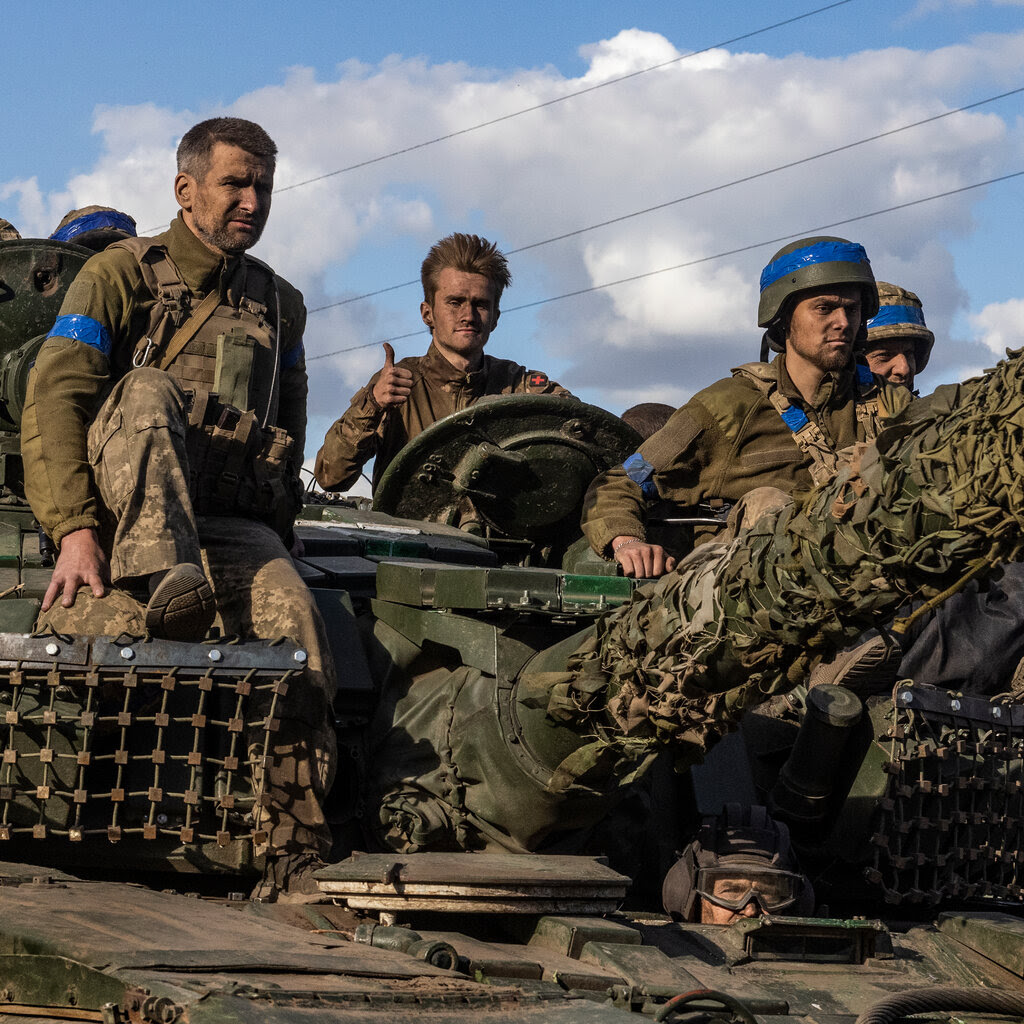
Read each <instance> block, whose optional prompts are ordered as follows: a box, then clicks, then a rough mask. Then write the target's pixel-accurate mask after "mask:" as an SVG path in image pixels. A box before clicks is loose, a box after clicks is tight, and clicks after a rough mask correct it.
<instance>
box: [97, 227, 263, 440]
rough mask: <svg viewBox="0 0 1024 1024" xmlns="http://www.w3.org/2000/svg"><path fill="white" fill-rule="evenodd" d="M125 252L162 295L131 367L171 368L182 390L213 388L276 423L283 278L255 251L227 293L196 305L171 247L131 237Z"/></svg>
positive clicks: (123, 245)
mask: <svg viewBox="0 0 1024 1024" xmlns="http://www.w3.org/2000/svg"><path fill="white" fill-rule="evenodd" d="M110 248H121V249H127V250H128V251H129V252H130V253H131V254H132V255H133V256H134V257H135V258H136V260H138V263H139V268H140V270H141V271H142V279H143V282H144V284H145V286H146V288H147V289H148V290H149V292H150V293H151V294H152V295H153V297H154V298H155V299H156V302H155V303H154V305H153V309H152V312H151V314H150V320H149V324H148V327H147V329H146V332H145V334H144V335H143V336H142V338H141V339H140V340H139V341H138V343H137V344H136V346H135V351H134V354H133V356H132V365H133V366H136V367H139V366H155V367H157V368H158V369H161V370H166V371H167V373H169V374H170V375H171V376H172V377H174V378H175V379H176V380H177V381H178V382H179V383H180V384H181V386H182V387H184V388H186V389H187V390H190V391H194V392H196V393H197V394H199V393H204V392H206V393H209V392H213V393H215V394H216V395H217V396H218V397H219V398H220V400H221V402H223V403H224V404H226V405H230V406H234V407H235V408H236V409H239V410H241V411H248V410H252V411H253V412H254V413H255V415H256V419H257V421H258V422H259V423H260V425H261V426H268V425H272V424H273V423H275V422H276V420H277V411H278V403H279V399H280V372H279V366H280V355H281V353H280V334H281V331H280V319H281V310H280V297H279V295H278V289H277V278H276V277H275V276H274V272H273V271H272V270H271V269H270V267H268V266H267V265H266V264H265V263H262V262H260V261H259V260H257V259H254V258H253V257H251V256H246V257H243V258H242V259H240V260H238V263H237V265H236V267H235V269H234V272H233V273H232V275H231V277H230V278H229V280H228V281H227V283H226V287H224V294H223V295H221V294H220V292H219V291H218V290H217V288H218V287H219V286H215V289H214V291H212V292H211V293H210V294H209V295H207V297H206V298H205V299H203V301H202V302H201V303H199V304H198V305H196V306H193V304H192V302H191V293H190V291H189V288H188V286H187V285H186V284H185V282H184V280H183V279H182V276H181V273H180V272H179V270H178V268H177V267H176V266H175V264H174V261H173V260H172V259H171V257H170V254H169V253H168V252H167V248H166V246H163V245H159V244H156V243H154V242H153V241H152V240H151V239H148V238H126V239H123V240H121V241H119V242H115V243H114V244H113V245H112V246H110Z"/></svg>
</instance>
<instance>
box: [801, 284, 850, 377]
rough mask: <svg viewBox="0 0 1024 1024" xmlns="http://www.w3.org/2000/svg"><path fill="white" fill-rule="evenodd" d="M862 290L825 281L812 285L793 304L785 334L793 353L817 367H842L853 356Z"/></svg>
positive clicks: (838, 368)
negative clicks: (825, 282) (815, 286)
mask: <svg viewBox="0 0 1024 1024" xmlns="http://www.w3.org/2000/svg"><path fill="white" fill-rule="evenodd" d="M860 322H861V290H860V288H859V287H858V286H857V285H852V284H843V285H826V286H824V287H822V288H815V289H811V290H809V291H808V292H806V293H805V294H804V297H803V298H802V299H800V301H799V302H797V304H796V305H795V306H794V307H793V315H792V317H791V318H790V321H789V332H788V333H787V335H786V351H787V357H788V354H789V353H792V354H793V355H794V356H796V357H797V358H798V359H801V360H803V361H804V362H806V363H809V364H811V365H812V366H815V367H817V369H819V370H821V371H823V372H825V371H828V370H841V369H842V368H843V367H844V366H846V365H847V364H848V363H849V362H850V360H851V358H852V357H853V342H854V339H855V338H856V337H857V331H858V330H860Z"/></svg>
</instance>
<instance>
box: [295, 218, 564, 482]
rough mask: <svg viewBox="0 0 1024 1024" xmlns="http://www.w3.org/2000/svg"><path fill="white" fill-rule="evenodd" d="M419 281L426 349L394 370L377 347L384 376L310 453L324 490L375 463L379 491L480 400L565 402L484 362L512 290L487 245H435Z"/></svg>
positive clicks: (536, 378)
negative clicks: (429, 431)
mask: <svg viewBox="0 0 1024 1024" xmlns="http://www.w3.org/2000/svg"><path fill="white" fill-rule="evenodd" d="M420 277H421V279H422V282H423V302H421V303H420V316H421V317H422V318H423V322H424V323H425V324H426V325H427V327H428V328H429V329H430V335H431V340H430V348H429V349H428V350H427V353H426V355H424V356H413V357H409V358H406V359H403V360H401V362H399V363H395V351H394V349H393V348H392V347H391V346H390V345H389V344H388V343H387V342H385V343H384V366H383V368H382V369H380V370H379V371H378V372H377V373H375V374H374V375H373V376H372V377H371V378H370V381H369V383H368V384H367V385H366V387H364V388H362V389H361V390H359V391H357V392H356V394H355V396H354V397H353V398H352V404H351V405H350V406H349V408H348V411H347V412H346V413H345V415H344V416H342V417H341V419H339V420H338V421H337V422H336V423H335V424H334V425H333V426H332V427H331V429H330V430H329V431H328V432H327V436H326V437H325V438H324V444H323V447H322V448H321V449H320V451H319V452H318V453H317V457H316V468H315V470H314V473H315V475H316V479H317V481H318V482H319V483H320V485H321V486H322V487H324V488H325V489H327V490H338V491H344V490H347V489H348V488H349V487H351V486H352V484H353V483H355V481H356V480H357V479H358V478H359V473H360V470H361V469H362V467H363V464H364V463H365V462H366V461H367V460H368V459H370V458H373V457H374V456H376V461H375V462H374V465H373V489H374V490H376V489H377V484H378V483H379V482H380V479H381V477H382V476H383V475H384V471H385V470H386V469H387V468H388V466H389V465H390V464H391V461H392V459H394V457H395V456H396V455H397V454H398V453H399V451H401V449H402V448H403V447H404V446H405V445H407V444H408V443H409V442H410V441H411V440H412V439H413V438H414V437H416V435H417V434H419V433H420V432H421V431H423V430H426V428H427V427H429V426H430V425H431V424H432V423H435V422H436V421H437V420H439V419H443V418H444V417H445V416H449V415H451V414H452V413H453V412H458V411H459V410H460V409H465V408H467V406H470V405H472V404H473V403H474V402H477V401H479V400H480V399H481V398H482V397H483V396H484V395H511V394H518V393H524V394H531V395H561V396H562V397H564V398H571V397H572V396H571V395H570V394H569V392H568V391H566V390H565V388H563V387H560V386H559V385H558V384H556V383H555V382H554V381H552V380H549V379H548V376H547V374H545V373H541V372H540V371H538V370H527V369H526V368H525V367H522V366H520V365H519V364H518V363H514V362H511V361H510V360H508V359H497V358H495V357H493V356H488V355H484V346H485V345H486V344H487V339H488V338H489V337H490V336H491V332H492V331H493V330H494V328H495V327H496V326H497V323H498V317H499V316H500V315H501V311H500V309H499V304H500V302H501V294H502V292H503V291H504V289H505V288H506V287H508V285H509V284H510V283H511V280H512V275H511V274H510V273H509V270H508V263H507V261H506V260H505V257H504V255H503V254H502V253H501V252H499V251H498V248H497V246H496V245H495V244H494V243H493V242H488V241H487V239H486V238H479V237H478V236H477V235H463V234H454V235H449V236H448V237H447V238H442V239H441V241H439V242H437V243H436V244H435V245H434V246H433V247H432V248H431V250H430V252H429V253H428V254H427V258H426V259H425V260H424V261H423V266H422V268H421V271H420Z"/></svg>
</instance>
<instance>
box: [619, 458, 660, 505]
mask: <svg viewBox="0 0 1024 1024" xmlns="http://www.w3.org/2000/svg"><path fill="white" fill-rule="evenodd" d="M622 468H623V469H624V470H625V471H626V476H628V477H629V479H630V480H632V481H633V483H635V484H636V485H637V486H638V487H639V488H640V490H641V491H642V492H643V496H644V497H645V498H646V499H647V500H648V501H653V499H655V498H657V497H658V488H657V487H655V486H654V480H652V479H651V478H652V476H653V475H654V467H653V466H652V465H651V464H650V463H649V462H648V461H647V460H646V459H645V458H644V457H643V456H642V455H641V454H640V453H639V452H634V453H633V454H632V455H630V457H629V458H628V459H626V461H625V462H624V463H623V464H622Z"/></svg>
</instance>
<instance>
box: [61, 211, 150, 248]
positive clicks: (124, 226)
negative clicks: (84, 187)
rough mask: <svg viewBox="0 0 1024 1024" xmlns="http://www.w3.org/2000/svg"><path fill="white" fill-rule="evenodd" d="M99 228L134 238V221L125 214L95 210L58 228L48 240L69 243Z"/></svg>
mask: <svg viewBox="0 0 1024 1024" xmlns="http://www.w3.org/2000/svg"><path fill="white" fill-rule="evenodd" d="M101 228H114V229H116V230H117V231H126V232H127V233H128V234H129V235H131V236H132V238H134V237H135V235H136V231H135V221H134V220H133V219H132V218H131V217H129V216H128V214H126V213H118V211H117V210H97V211H96V212H95V213H87V214H85V215H84V216H82V217H76V218H75V219H74V220H73V221H71V222H70V223H69V224H65V225H64V227H62V228H58V229H57V230H56V231H54V233H53V234H52V235H50V238H52V239H53V240H54V241H55V242H71V241H73V240H74V239H75V238H77V237H78V236H79V235H84V234H85V232H86V231H98V230H99V229H101Z"/></svg>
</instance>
